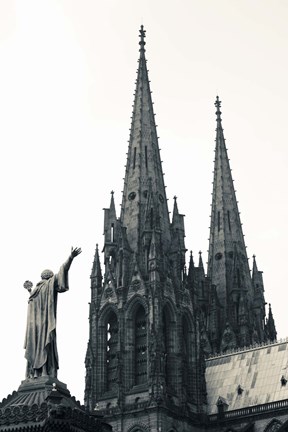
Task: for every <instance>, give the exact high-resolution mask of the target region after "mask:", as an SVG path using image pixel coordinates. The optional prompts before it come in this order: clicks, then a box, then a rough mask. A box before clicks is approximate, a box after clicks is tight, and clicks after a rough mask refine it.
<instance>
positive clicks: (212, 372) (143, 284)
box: [0, 26, 288, 432]
mask: <svg viewBox="0 0 288 432" xmlns="http://www.w3.org/2000/svg"><path fill="white" fill-rule="evenodd" d="M139 45H140V50H139V52H140V55H139V60H138V70H137V80H136V90H135V98H134V105H133V112H132V122H131V128H130V138H129V147H128V153H127V163H126V171H125V177H124V186H123V192H122V204H121V212H120V215H117V214H116V210H115V202H114V194H113V192H111V198H110V205H109V207H108V208H106V209H104V245H103V249H102V248H101V251H100V248H98V245H96V250H95V255H94V260H93V266H92V271H91V277H90V278H91V302H90V305H89V307H90V310H89V340H88V346H87V352H86V358H85V367H86V377H85V397H84V403H85V406H84V407H83V406H80V404H79V403H78V402H76V400H75V398H72V397H71V396H70V393H69V391H68V389H67V387H66V386H65V384H63V383H61V382H60V381H58V380H57V379H56V378H52V377H39V378H37V379H36V380H34V381H33V382H32V381H31V380H30V381H29V382H28V383H27V382H26V383H25V382H23V383H22V384H21V386H20V387H19V389H18V391H17V392H14V393H13V394H12V395H10V396H8V398H7V399H4V400H3V401H2V403H1V404H0V431H12V430H13V431H21V432H24V431H28V430H29V431H32V430H35V431H36V430H37V431H43V432H44V431H47V432H48V431H58V430H59V431H60V430H61V431H74V432H75V431H79V432H81V431H83V432H86V431H89V432H92V431H95V432H96V431H114V432H154V431H155V432H190V431H191V432H193V431H194V432H198V431H211V432H216V431H217V432H218V431H219V432H220V431H221V432H244V431H245V432H262V431H265V432H272V431H273V432H274V431H276V430H277V431H281V432H283V431H288V383H287V380H288V346H287V345H288V343H287V341H277V332H276V326H275V323H274V318H273V314H272V309H271V305H270V304H269V307H268V313H267V315H266V308H265V305H266V302H265V298H264V285H263V278H262V272H261V271H260V270H258V267H257V263H256V259H255V256H254V257H253V267H252V269H251V270H250V268H249V264H248V258H247V253H246V246H245V242H244V235H243V231H242V224H241V221H240V213H239V209H238V203H237V199H236V195H235V189H234V185H233V179H232V175H231V169H230V163H229V158H228V155H227V148H226V144H225V139H224V133H223V127H222V113H221V101H220V99H219V97H218V96H217V97H216V101H215V108H216V140H215V143H216V145H215V161H214V180H213V191H212V203H211V224H210V236H209V255H208V267H207V271H206V269H205V268H204V265H203V261H202V257H201V253H200V254H199V260H197V261H198V262H197V264H195V262H194V259H193V256H192V253H190V254H188V259H187V249H186V247H185V228H184V216H183V215H182V214H181V213H180V212H179V209H178V203H177V199H176V197H174V207H173V212H172V219H171V218H170V215H169V211H168V205H167V195H166V186H165V184H164V177H163V171H162V163H161V158H160V151H159V146H158V137H157V131H156V124H155V116H154V111H153V103H152V99H151V91H150V81H149V77H148V70H147V65H146V49H145V45H146V42H145V30H144V28H143V26H141V28H140V42H139ZM100 252H102V254H103V262H102V264H101V261H102V260H101V259H100V256H101V255H100Z"/></svg>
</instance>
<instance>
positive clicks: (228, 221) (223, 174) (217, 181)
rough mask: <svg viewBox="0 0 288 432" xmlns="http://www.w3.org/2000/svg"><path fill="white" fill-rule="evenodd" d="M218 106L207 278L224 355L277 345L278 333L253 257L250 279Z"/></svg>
mask: <svg viewBox="0 0 288 432" xmlns="http://www.w3.org/2000/svg"><path fill="white" fill-rule="evenodd" d="M215 106H216V109H217V111H216V116H217V128H216V148H215V161H214V180H213V194H212V211H211V225H210V239H209V256H208V278H209V279H210V281H211V283H212V286H211V292H213V291H214V292H215V293H216V301H214V303H213V302H212V303H211V302H210V304H209V305H208V307H207V309H208V310H209V312H208V313H207V322H206V330H207V331H208V334H209V340H210V343H211V346H212V351H225V350H227V349H231V348H236V347H243V346H248V345H250V344H251V343H259V342H263V341H265V340H269V339H270V340H274V339H275V338H276V331H275V326H274V321H273V322H272V319H273V317H272V319H269V318H268V320H269V323H270V324H269V325H271V329H270V328H269V325H266V323H265V304H266V303H265V299H264V286H263V279H262V272H260V271H258V269H257V265H256V261H255V257H254V260H253V273H252V277H251V273H250V269H249V264H248V258H247V253H246V246H245V242H244V235H243V231H242V224H241V221H240V213H239V210H238V203H237V200H236V195H235V189H234V184H233V179H232V175H231V169H230V164H229V159H228V155H227V149H226V144H225V139H224V133H223V128H222V121H221V111H220V107H221V102H220V101H219V98H218V96H217V99H216V102H215ZM215 311H216V312H217V313H216V315H215ZM212 316H213V319H211V317H212ZM215 317H216V318H215ZM272 327H273V328H272Z"/></svg>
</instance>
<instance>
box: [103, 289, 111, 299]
mask: <svg viewBox="0 0 288 432" xmlns="http://www.w3.org/2000/svg"><path fill="white" fill-rule="evenodd" d="M104 295H105V298H111V297H112V295H113V289H112V288H111V286H109V287H108V288H106V289H105V292H104Z"/></svg>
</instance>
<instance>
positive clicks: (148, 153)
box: [120, 26, 170, 253]
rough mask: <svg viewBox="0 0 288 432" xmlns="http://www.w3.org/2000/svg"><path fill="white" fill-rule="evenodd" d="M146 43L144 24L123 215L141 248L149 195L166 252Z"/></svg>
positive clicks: (130, 234)
mask: <svg viewBox="0 0 288 432" xmlns="http://www.w3.org/2000/svg"><path fill="white" fill-rule="evenodd" d="M145 44H146V42H145V30H144V28H143V26H141V28H140V42H139V45H140V50H139V51H140V57H139V60H138V62H139V67H138V71H137V80H136V91H135V99H134V105H133V113H132V122H131V129H130V138H129V148H128V154H127V164H126V172H125V179H124V189H123V196H122V208H121V217H120V219H121V223H122V225H123V226H126V227H127V238H128V242H129V245H130V247H131V249H132V250H133V251H134V252H135V253H138V252H139V250H140V241H141V236H142V235H143V230H144V229H145V228H144V227H146V225H147V224H145V220H147V210H148V209H147V203H148V200H149V199H150V202H151V209H149V211H151V218H150V219H151V221H153V219H154V220H155V211H157V221H158V223H157V225H158V228H159V230H160V231H161V233H162V241H163V248H164V251H165V252H166V251H167V250H168V247H169V243H170V230H169V226H170V222H169V213H168V206H167V200H166V193H165V186H164V178H163V172H162V166H161V159H160V152H159V146H158V137H157V131H156V124H155V118H154V112H153V103H152V99H151V91H150V84H149V78H148V70H147V65H146V58H145ZM149 185H151V186H150V187H149ZM151 196H153V199H151ZM155 203H156V205H155ZM152 216H153V217H152ZM150 228H151V229H153V228H156V227H153V226H151V227H150Z"/></svg>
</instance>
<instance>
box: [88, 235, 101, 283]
mask: <svg viewBox="0 0 288 432" xmlns="http://www.w3.org/2000/svg"><path fill="white" fill-rule="evenodd" d="M90 278H91V279H94V280H95V282H96V285H95V286H96V287H97V288H100V287H101V285H102V271H101V264H100V258H99V249H98V243H97V244H96V250H95V255H94V261H93V266H92V271H91V276H90ZM93 287H94V284H93V283H92V288H93Z"/></svg>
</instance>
